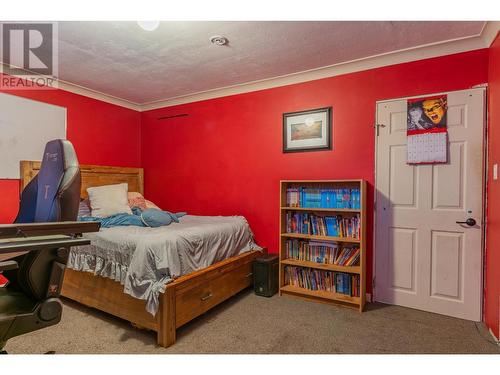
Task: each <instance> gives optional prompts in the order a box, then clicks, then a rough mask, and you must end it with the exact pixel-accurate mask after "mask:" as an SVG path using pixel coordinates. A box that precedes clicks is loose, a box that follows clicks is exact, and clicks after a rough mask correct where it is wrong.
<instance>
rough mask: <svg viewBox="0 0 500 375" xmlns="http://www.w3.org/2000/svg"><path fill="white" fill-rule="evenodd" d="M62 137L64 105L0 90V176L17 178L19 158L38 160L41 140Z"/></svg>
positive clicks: (64, 132) (40, 157) (64, 128)
mask: <svg viewBox="0 0 500 375" xmlns="http://www.w3.org/2000/svg"><path fill="white" fill-rule="evenodd" d="M58 138H59V139H66V108H64V107H59V106H56V105H52V104H47V103H43V102H38V101H35V100H31V99H25V98H21V97H19V96H15V95H9V94H3V93H0V179H18V178H20V176H19V161H20V160H41V159H42V156H43V150H44V149H45V144H46V143H47V142H48V141H51V140H53V139H58Z"/></svg>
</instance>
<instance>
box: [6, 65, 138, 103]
mask: <svg viewBox="0 0 500 375" xmlns="http://www.w3.org/2000/svg"><path fill="white" fill-rule="evenodd" d="M0 65H1V69H0V72H1V73H3V74H7V75H13V74H11V72H12V69H11V67H10V66H8V65H7V64H5V63H4V62H1V61H0ZM18 69H20V68H18ZM22 70H24V71H25V72H28V73H29V70H26V69H22ZM33 74H35V73H33ZM57 84H58V89H59V90H63V91H67V92H71V93H73V94H77V95H82V96H85V97H87V98H92V99H96V100H100V101H101V102H105V103H109V104H114V105H117V106H120V107H124V108H128V109H132V110H134V111H138V112H140V111H141V105H140V104H138V103H134V102H131V101H129V100H126V99H122V98H118V97H116V96H113V95H109V94H105V93H103V92H100V91H97V90H93V89H89V88H87V87H83V86H80V85H76V84H74V83H71V82H66V81H63V80H61V79H59V80H57ZM9 91H14V90H6V92H7V93H8V92H9Z"/></svg>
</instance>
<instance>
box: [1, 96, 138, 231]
mask: <svg viewBox="0 0 500 375" xmlns="http://www.w3.org/2000/svg"><path fill="white" fill-rule="evenodd" d="M3 92H5V93H7V94H13V95H18V96H23V97H26V98H30V99H34V100H39V101H42V102H46V103H50V104H55V105H59V106H63V107H66V108H67V137H68V139H69V140H70V141H71V142H72V143H73V145H74V147H75V149H76V152H77V155H78V159H79V161H80V163H84V164H102V165H116V166H131V167H139V166H140V165H141V151H140V147H141V144H140V136H141V122H140V113H139V112H137V111H134V110H131V109H126V108H123V107H119V106H116V105H113V104H108V103H105V102H102V101H99V100H95V99H91V98H87V97H84V96H81V95H76V94H72V93H70V92H67V91H62V90H43V91H38V90H37V91H17V90H15V91H3ZM0 200H1V205H0V223H11V222H12V221H13V220H14V218H15V216H16V214H17V210H18V204H19V181H18V180H0Z"/></svg>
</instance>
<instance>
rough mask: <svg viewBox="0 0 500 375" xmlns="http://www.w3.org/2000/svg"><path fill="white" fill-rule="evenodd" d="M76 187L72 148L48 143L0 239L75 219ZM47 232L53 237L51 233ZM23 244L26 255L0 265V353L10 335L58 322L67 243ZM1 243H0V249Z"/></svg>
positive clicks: (77, 173)
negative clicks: (2, 280)
mask: <svg viewBox="0 0 500 375" xmlns="http://www.w3.org/2000/svg"><path fill="white" fill-rule="evenodd" d="M80 188H81V181H80V168H79V164H78V159H77V157H76V153H75V150H74V148H73V145H72V144H71V143H70V142H69V141H67V140H61V139H57V140H53V141H50V142H49V143H47V145H46V147H45V151H44V154H43V159H42V164H41V168H40V171H39V173H38V175H37V176H36V177H35V178H33V180H31V182H30V183H29V184H28V185H27V186H26V188H25V189H24V190H23V192H22V193H21V200H20V209H19V213H18V215H17V218H16V220H15V223H14V224H13V225H4V226H0V237H8V233H11V232H9V231H12V230H13V229H15V228H17V232H16V234H17V237H20V236H22V235H23V233H22V232H23V230H25V229H26V228H34V227H36V226H38V227H40V228H41V231H42V232H43V230H44V228H45V227H47V228H48V227H51V228H54V226H50V225H49V226H44V225H43V224H41V225H38V224H36V223H53V222H67V221H75V220H76V218H77V214H78V205H79V202H80ZM28 223H35V224H36V225H35V226H34V225H30V224H28ZM61 224H64V223H61ZM66 224H68V223H66ZM16 225H17V226H16ZM63 227H64V225H61V228H63ZM66 227H67V226H66ZM39 231H40V230H39ZM49 232H50V234H54V233H55V232H54V229H52V230H50V231H47V233H49ZM2 233H3V236H2ZM12 233H14V232H12ZM26 233H31V232H29V231H27V232H26ZM32 233H36V231H33V230H32ZM61 233H62V232H61ZM24 235H26V234H24ZM28 235H29V236H31V235H30V234H28ZM25 240H26V241H25V242H26V246H25V247H24V248H23V249H24V250H28V252H27V253H26V254H24V255H22V256H19V257H17V258H14V259H13V260H9V261H6V262H0V272H3V273H4V275H5V277H6V278H7V279H8V280H9V281H10V283H9V284H8V285H7V286H6V287H3V288H0V350H2V348H3V346H4V344H5V343H6V341H7V340H8V339H10V338H11V337H14V336H18V335H21V334H24V333H27V332H31V331H35V330H38V329H41V328H44V327H48V326H51V325H54V324H57V323H58V322H59V321H60V319H61V314H62V304H61V302H60V300H59V296H60V292H61V286H62V280H63V276H64V270H65V267H66V262H67V259H68V254H69V246H68V243H71V242H68V241H66V242H64V241H62V242H61V240H57V239H56V238H54V239H53V240H50V238H49V240H47V239H45V242H43V241H42V243H45V244H46V246H34V245H30V242H29V240H30V238H26V239H25ZM16 241H17V242H15V241H13V242H12V243H11V245H10V246H11V247H10V248H16V246H17V245H16V244H18V243H19V238H17V239H16ZM21 242H22V241H21ZM35 242H36V241H35ZM32 243H34V242H32ZM37 243H40V241H38V242H37ZM3 245H4V244H0V250H2V246H3ZM5 246H7V245H5ZM30 246H31V247H30ZM8 249H9V248H7V250H8ZM7 250H5V249H4V252H6V251H7Z"/></svg>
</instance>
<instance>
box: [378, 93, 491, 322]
mask: <svg viewBox="0 0 500 375" xmlns="http://www.w3.org/2000/svg"><path fill="white" fill-rule="evenodd" d="M468 90H478V91H482V92H483V97H484V99H483V100H484V113H483V161H482V180H483V192H482V204H483V212H482V215H481V221H482V223H483V225H482V227H481V290H480V298H481V302H480V305H481V306H480V316H481V321H484V284H485V280H484V278H485V269H484V267H485V255H486V253H485V250H486V226H487V222H486V213H487V212H486V211H487V206H486V204H487V201H488V196H487V194H488V189H487V187H488V171H487V168H488V100H487V99H488V85H487V84H485V85H478V86H475V87H471V88H465V89H461V90H449V91H441V92H436V93H428V94H425V93H424V94H420V95H412V96H403V97H400V98H393V99H382V100H377V101H376V102H375V121H374V128H375V134H374V141H375V163H374V168H375V170H374V184H373V237H372V241H373V242H372V243H373V255H372V296H371V302H375V301H376V294H377V292H376V287H375V284H376V277H377V268H376V261H377V249H376V246H377V152H378V148H377V143H378V142H377V140H378V139H377V119H378V104H380V103H387V102H394V101H399V100H405V99H416V98H421V97H426V96H437V95H444V94H448V93H450V92H456V91H468Z"/></svg>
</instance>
